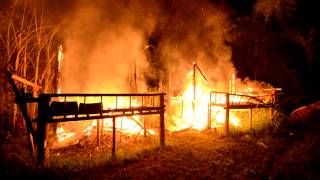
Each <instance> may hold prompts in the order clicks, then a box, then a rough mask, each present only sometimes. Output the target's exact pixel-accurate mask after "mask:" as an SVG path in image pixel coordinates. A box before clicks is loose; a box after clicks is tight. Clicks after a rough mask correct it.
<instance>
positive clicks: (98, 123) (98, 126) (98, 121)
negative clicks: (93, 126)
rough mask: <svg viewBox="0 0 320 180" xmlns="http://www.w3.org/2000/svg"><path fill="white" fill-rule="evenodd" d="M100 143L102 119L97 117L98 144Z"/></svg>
mask: <svg viewBox="0 0 320 180" xmlns="http://www.w3.org/2000/svg"><path fill="white" fill-rule="evenodd" d="M99 145H100V119H97V146H99Z"/></svg>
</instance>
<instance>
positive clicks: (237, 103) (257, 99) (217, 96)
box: [207, 88, 287, 135]
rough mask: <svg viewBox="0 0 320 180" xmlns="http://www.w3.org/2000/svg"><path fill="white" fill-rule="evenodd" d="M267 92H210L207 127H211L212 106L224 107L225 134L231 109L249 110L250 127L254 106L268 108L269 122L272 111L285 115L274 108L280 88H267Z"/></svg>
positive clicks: (272, 114)
mask: <svg viewBox="0 0 320 180" xmlns="http://www.w3.org/2000/svg"><path fill="white" fill-rule="evenodd" d="M268 91H269V92H268V93H267V94H265V95H259V96H257V95H255V96H254V95H245V94H235V93H229V92H219V91H211V92H210V101H209V104H208V122H207V124H208V129H211V123H212V122H211V121H212V107H214V106H217V107H222V108H223V109H225V122H224V132H225V134H226V135H228V134H229V117H230V110H232V109H238V110H240V109H247V110H249V121H250V128H252V127H251V126H252V109H256V108H267V109H269V110H270V111H269V117H270V124H271V123H272V118H273V116H274V112H278V113H280V114H281V115H283V116H285V117H287V116H286V115H285V114H283V113H281V111H279V110H277V109H276V108H275V103H276V97H277V92H278V91H281V88H272V89H268Z"/></svg>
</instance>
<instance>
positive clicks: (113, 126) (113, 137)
mask: <svg viewBox="0 0 320 180" xmlns="http://www.w3.org/2000/svg"><path fill="white" fill-rule="evenodd" d="M115 155H116V118H115V117H113V118H112V156H113V157H115Z"/></svg>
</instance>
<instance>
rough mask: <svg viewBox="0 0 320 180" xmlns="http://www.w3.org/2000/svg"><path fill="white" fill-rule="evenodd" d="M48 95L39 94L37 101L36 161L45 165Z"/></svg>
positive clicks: (47, 152)
mask: <svg viewBox="0 0 320 180" xmlns="http://www.w3.org/2000/svg"><path fill="white" fill-rule="evenodd" d="M49 102H50V97H48V96H45V95H42V94H40V95H39V103H38V138H39V139H38V142H37V143H38V144H37V146H38V147H37V148H38V161H39V163H41V164H42V165H43V166H46V165H47V158H48V155H49V151H48V150H49V149H48V145H47V121H48V119H49Z"/></svg>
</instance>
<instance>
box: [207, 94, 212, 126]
mask: <svg viewBox="0 0 320 180" xmlns="http://www.w3.org/2000/svg"><path fill="white" fill-rule="evenodd" d="M210 104H211V93H210V102H209V104H208V121H207V126H208V129H211V105H210Z"/></svg>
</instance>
